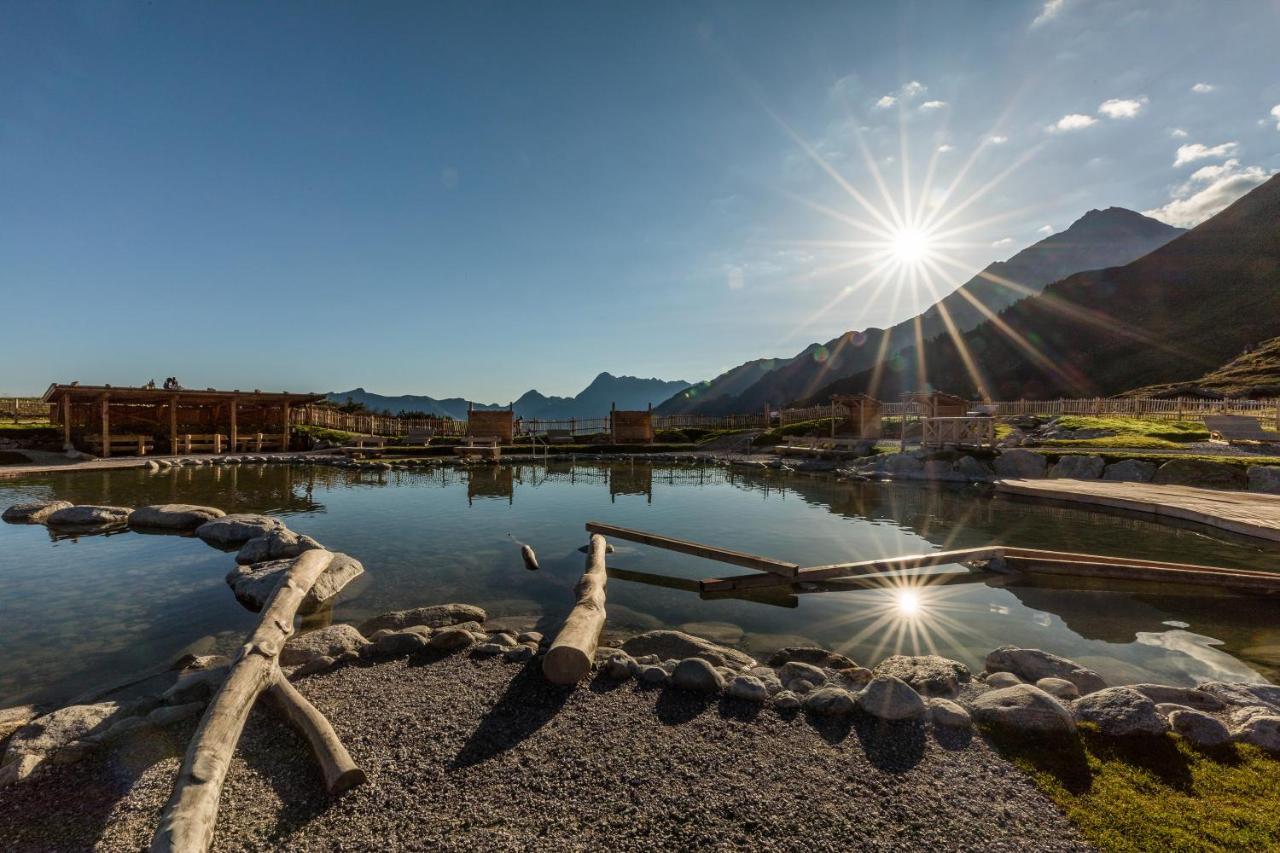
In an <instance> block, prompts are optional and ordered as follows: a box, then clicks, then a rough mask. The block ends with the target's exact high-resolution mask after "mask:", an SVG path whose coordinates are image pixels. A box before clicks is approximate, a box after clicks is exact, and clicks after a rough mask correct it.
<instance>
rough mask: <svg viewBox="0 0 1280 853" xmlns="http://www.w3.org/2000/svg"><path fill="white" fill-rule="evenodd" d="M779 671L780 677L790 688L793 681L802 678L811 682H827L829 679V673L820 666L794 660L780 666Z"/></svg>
mask: <svg viewBox="0 0 1280 853" xmlns="http://www.w3.org/2000/svg"><path fill="white" fill-rule="evenodd" d="M777 673H778V679H779V680H780V681H781V682H782V683H783V684H785V685H786V686H787V687H788V688H791V685H792V683H794V682H796V681H801V680H803V681H807V682H809V683H810V684H825V683H826V681H827V674H826V673H825V672H823V671H822V670H821V669H819V668H818V667H816V666H813V665H812V664H808V663H801V662H800V661H794V660H793V661H790V662H788V663H784V664H783V665H782V666H780V667H778V669H777Z"/></svg>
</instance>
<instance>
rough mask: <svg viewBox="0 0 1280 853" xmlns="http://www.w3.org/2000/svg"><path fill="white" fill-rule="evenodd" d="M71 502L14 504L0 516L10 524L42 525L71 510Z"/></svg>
mask: <svg viewBox="0 0 1280 853" xmlns="http://www.w3.org/2000/svg"><path fill="white" fill-rule="evenodd" d="M72 506H74V504H72V503H71V501H31V502H29V503H20V504H14V505H13V506H11V507H9V508H8V509H6V510H5V511H4V513H3V514H0V519H4V520H5V521H7V522H9V523H10V524H40V523H41V522H43V521H45V519H47V518H48V517H49V516H51V515H53V514H54V513H55V512H57V511H58V510H61V509H70V508H71V507H72Z"/></svg>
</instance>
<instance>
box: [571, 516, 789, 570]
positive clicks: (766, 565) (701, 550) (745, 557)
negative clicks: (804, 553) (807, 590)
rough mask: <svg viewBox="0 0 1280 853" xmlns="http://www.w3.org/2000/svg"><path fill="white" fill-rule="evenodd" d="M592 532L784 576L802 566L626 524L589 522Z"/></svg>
mask: <svg viewBox="0 0 1280 853" xmlns="http://www.w3.org/2000/svg"><path fill="white" fill-rule="evenodd" d="M587 532H588V533H599V534H600V535H602V536H611V537H613V538H615V539H626V540H628V541H631V542H639V543H640V544H642V545H649V546H651V547H654V548H665V549H666V550H668V551H678V552H679V553H681V554H692V555H693V556H695V557H704V558H706V559H708V560H718V561H720V562H722V563H729V564H731V565H734V566H742V567H743V568H745V569H756V570H757V571H761V572H769V573H770V574H773V575H777V576H780V577H784V578H793V577H795V576H796V572H797V571H798V570H799V569H800V566H799V564H797V563H787V562H784V561H782V560H774V559H771V558H769V557H761V556H758V555H756V554H744V553H742V552H741V551H730V550H729V549H727V548H717V547H716V546H714V545H703V544H701V543H698V542H689V541H687V540H684V539H673V538H671V537H670V536H659V535H658V534H656V533H646V532H645V531H643V530H631V529H629V528H626V527H617V526H615V525H612V524H604V523H603V522H599V521H588V522H587Z"/></svg>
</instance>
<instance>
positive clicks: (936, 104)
mask: <svg viewBox="0 0 1280 853" xmlns="http://www.w3.org/2000/svg"><path fill="white" fill-rule="evenodd" d="M946 105H947V102H946V101H925V102H924V103H923V104H921V105H920V109H922V110H940V109H942V108H943V107H945V106H946Z"/></svg>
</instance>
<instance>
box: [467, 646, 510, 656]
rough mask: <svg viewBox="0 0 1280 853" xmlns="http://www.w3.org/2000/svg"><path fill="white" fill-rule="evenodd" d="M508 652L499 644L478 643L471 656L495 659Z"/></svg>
mask: <svg viewBox="0 0 1280 853" xmlns="http://www.w3.org/2000/svg"><path fill="white" fill-rule="evenodd" d="M506 650H507V647H506V646H500V645H498V644H497V643H478V644H477V645H475V646H474V647H472V649H471V654H473V655H477V656H479V657H494V656H496V655H500V654H502V653H503V652H505V651H506Z"/></svg>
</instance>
